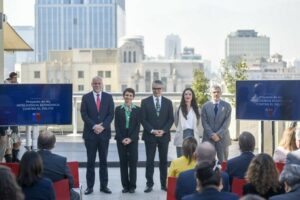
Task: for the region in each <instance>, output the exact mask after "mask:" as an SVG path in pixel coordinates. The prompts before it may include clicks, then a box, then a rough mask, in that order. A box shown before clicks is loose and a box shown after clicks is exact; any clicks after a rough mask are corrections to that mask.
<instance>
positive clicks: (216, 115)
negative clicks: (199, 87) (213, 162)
mask: <svg viewBox="0 0 300 200" xmlns="http://www.w3.org/2000/svg"><path fill="white" fill-rule="evenodd" d="M221 94H222V91H221V87H220V86H218V85H213V86H212V87H211V98H212V100H211V101H208V102H206V103H205V104H204V105H203V108H202V112H201V121H202V125H203V129H204V132H203V142H204V141H208V142H211V143H212V144H213V145H214V146H215V148H216V151H217V156H218V160H219V162H223V161H226V160H227V158H228V146H229V145H230V144H231V140H230V135H229V130H228V128H229V125H230V119H231V106H230V104H229V103H227V102H226V101H223V100H222V99H221Z"/></svg>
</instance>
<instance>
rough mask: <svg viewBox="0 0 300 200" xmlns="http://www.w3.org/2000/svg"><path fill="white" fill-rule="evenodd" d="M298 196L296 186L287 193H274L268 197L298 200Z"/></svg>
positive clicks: (299, 188)
mask: <svg viewBox="0 0 300 200" xmlns="http://www.w3.org/2000/svg"><path fill="white" fill-rule="evenodd" d="M299 197H300V187H299V186H298V187H296V188H295V189H293V190H292V191H290V192H288V193H285V194H281V195H275V196H272V197H271V198H269V199H270V200H298V199H299Z"/></svg>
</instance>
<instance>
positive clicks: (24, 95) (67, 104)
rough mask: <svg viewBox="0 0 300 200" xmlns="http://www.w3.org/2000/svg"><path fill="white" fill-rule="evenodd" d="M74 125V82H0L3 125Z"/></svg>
mask: <svg viewBox="0 0 300 200" xmlns="http://www.w3.org/2000/svg"><path fill="white" fill-rule="evenodd" d="M50 124H58V125H66V124H72V84H0V126H7V125H10V126H11V125H50Z"/></svg>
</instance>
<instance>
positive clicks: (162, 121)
mask: <svg viewBox="0 0 300 200" xmlns="http://www.w3.org/2000/svg"><path fill="white" fill-rule="evenodd" d="M141 110H142V111H141V112H142V125H143V127H144V131H143V136H142V139H143V140H145V141H149V142H154V141H156V139H159V140H163V141H170V139H171V138H170V129H171V127H172V124H173V122H174V116H173V105H172V102H171V101H170V100H169V99H167V98H165V97H163V96H162V97H161V108H160V112H159V116H157V115H156V109H155V105H154V101H153V96H150V97H147V98H146V99H143V100H142V103H141ZM151 130H163V131H164V132H165V133H164V135H163V136H162V137H160V138H157V137H155V136H154V135H153V134H151Z"/></svg>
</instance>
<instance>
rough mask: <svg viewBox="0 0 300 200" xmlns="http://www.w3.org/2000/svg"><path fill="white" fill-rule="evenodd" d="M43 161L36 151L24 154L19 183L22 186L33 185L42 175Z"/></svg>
mask: <svg viewBox="0 0 300 200" xmlns="http://www.w3.org/2000/svg"><path fill="white" fill-rule="evenodd" d="M42 169H43V162H42V159H41V157H40V155H39V154H38V153H37V152H35V151H27V152H26V153H24V155H23V156H22V159H21V162H20V170H19V176H18V183H19V185H20V186H31V185H33V184H34V183H36V182H37V181H38V180H39V179H40V178H41V177H42Z"/></svg>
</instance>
